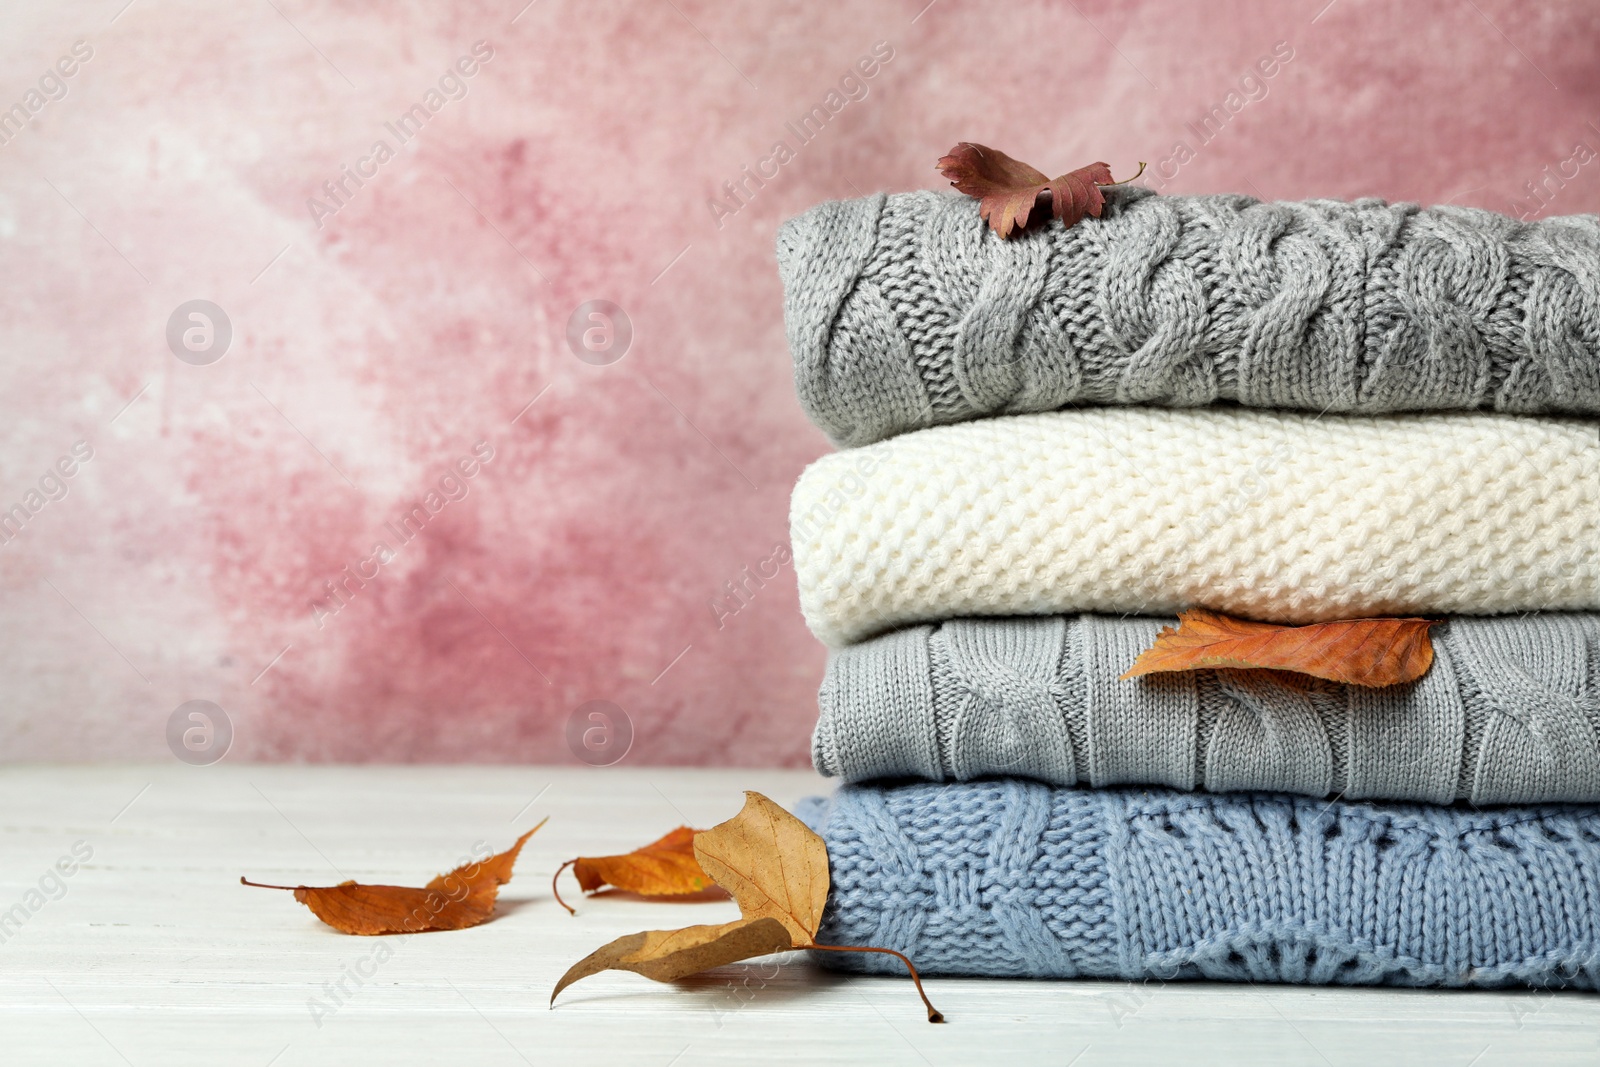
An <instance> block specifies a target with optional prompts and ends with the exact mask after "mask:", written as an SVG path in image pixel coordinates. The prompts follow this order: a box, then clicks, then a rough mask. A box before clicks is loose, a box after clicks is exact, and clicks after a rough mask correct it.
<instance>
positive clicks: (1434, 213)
mask: <svg viewBox="0 0 1600 1067" xmlns="http://www.w3.org/2000/svg"><path fill="white" fill-rule="evenodd" d="M1106 193H1107V205H1106V210H1105V214H1104V217H1103V218H1101V219H1084V220H1083V221H1082V222H1080V223H1078V224H1077V225H1076V226H1073V227H1071V228H1066V227H1063V226H1062V224H1061V223H1060V222H1057V221H1052V222H1050V223H1049V224H1048V225H1046V226H1043V227H1040V228H1038V229H1036V230H1034V231H1032V232H1028V233H1025V234H1023V235H1022V236H1020V237H1013V238H1011V239H1009V240H1001V239H1000V238H999V237H996V236H995V235H994V234H993V233H992V232H991V231H990V230H989V227H988V225H987V224H986V223H984V222H983V221H982V219H980V218H979V217H978V202H977V201H976V200H973V199H971V198H970V197H965V196H957V195H953V194H948V193H943V194H941V193H932V192H920V193H902V194H896V195H893V196H885V195H882V194H880V195H876V196H868V197H863V198H861V199H859V200H848V201H843V202H833V203H826V204H821V205H818V206H817V207H815V208H812V209H811V210H810V211H807V212H806V213H805V214H803V215H801V216H799V217H798V218H795V219H792V220H790V221H789V222H787V223H785V224H784V225H783V227H782V228H781V229H780V230H779V233H778V269H779V273H780V274H781V275H782V278H783V285H784V292H785V296H784V315H785V319H786V323H787V327H788V336H789V346H790V349H791V351H792V353H793V357H794V366H795V384H796V386H797V388H798V391H799V394H800V401H801V404H802V405H803V406H804V407H805V409H806V412H807V414H808V415H809V416H810V417H811V419H812V421H814V422H815V423H816V424H817V425H818V426H819V427H821V428H822V429H823V431H824V432H826V433H827V434H828V435H829V436H830V437H831V438H833V440H834V441H835V442H836V443H838V444H841V445H861V444H868V443H870V442H873V441H877V440H881V439H883V438H885V437H889V436H892V435H893V434H897V433H903V432H905V431H907V430H915V429H919V428H922V427H926V426H933V425H938V424H941V423H950V422H960V421H963V420H967V419H972V418H977V417H979V416H983V415H993V414H1015V413H1021V412H1035V411H1049V410H1053V409H1056V408H1060V407H1063V406H1065V405H1069V404H1166V405H1172V406H1175V407H1195V406H1199V405H1205V404H1210V403H1212V402H1214V401H1217V400H1236V401H1238V402H1239V403H1241V404H1245V405H1248V406H1251V407H1269V408H1291V409H1304V410H1309V411H1314V412H1320V411H1336V412H1338V411H1344V412H1359V413H1367V414H1380V413H1386V412H1393V411H1417V410H1442V409H1472V408H1484V409H1494V410H1497V411H1506V412H1518V413H1541V412H1566V413H1575V414H1590V415H1593V414H1597V413H1600V218H1597V217H1596V216H1593V215H1580V216H1570V217H1565V218H1551V219H1545V220H1542V221H1538V222H1518V221H1516V220H1514V219H1511V218H1508V217H1507V216H1505V215H1499V214H1495V213H1493V212H1488V211H1480V210H1475V209H1472V208H1463V207H1449V206H1441V207H1432V208H1427V209H1419V208H1418V207H1417V205H1415V204H1386V203H1384V202H1383V201H1381V200H1356V201H1351V202H1342V201H1336V200H1311V201H1307V202H1304V203H1282V202H1280V203H1262V202H1260V201H1257V200H1254V199H1252V198H1250V197H1247V196H1155V195H1151V194H1150V193H1149V191H1148V190H1143V189H1136V188H1126V187H1124V188H1118V189H1108V190H1107V191H1106Z"/></svg>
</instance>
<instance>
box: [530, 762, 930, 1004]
mask: <svg viewBox="0 0 1600 1067" xmlns="http://www.w3.org/2000/svg"><path fill="white" fill-rule="evenodd" d="M669 836H670V835H669ZM663 840H665V839H663ZM694 852H695V858H696V859H697V860H698V861H699V863H700V867H701V868H702V869H703V870H704V871H705V872H706V873H707V874H708V875H710V876H711V877H712V878H713V879H714V880H715V881H716V882H717V884H718V885H720V886H722V888H724V889H726V890H727V891H728V892H729V893H731V894H732V895H733V899H734V901H735V903H737V904H738V905H739V911H740V913H741V915H742V916H743V918H741V919H739V920H738V921H736V922H731V923H724V924H723V925H721V926H690V927H686V928H684V929H682V930H647V931H645V932H644V933H639V934H629V935H628V936H627V937H621V938H618V939H617V940H615V941H613V942H611V943H610V944H608V945H603V946H601V947H600V948H599V949H597V950H595V951H594V952H592V953H590V954H589V955H588V956H586V957H584V958H583V959H582V960H579V961H578V962H577V963H576V964H574V965H573V966H572V967H571V968H570V969H569V970H568V971H567V973H566V974H564V975H562V976H561V980H560V981H559V982H557V983H556V987H555V989H554V990H553V991H552V992H551V994H550V1003H551V1005H552V1006H553V1005H554V1004H555V1000H556V995H557V994H558V993H560V992H561V991H562V990H563V989H565V988H567V987H568V986H569V985H571V984H572V983H574V982H576V981H578V980H579V979H581V978H587V977H589V976H590V975H592V974H598V973H599V972H601V971H606V970H624V971H633V972H635V973H637V974H642V975H644V976H645V977H647V978H654V979H656V980H657V981H660V982H671V981H676V980H677V979H679V978H686V977H688V976H689V975H691V974H698V973H700V972H701V971H703V970H707V969H709V968H711V967H720V966H723V965H725V964H729V963H737V962H738V961H740V960H747V959H750V958H752V957H754V956H765V955H767V954H768V953H772V952H782V951H785V950H787V949H791V948H799V949H818V950H822V951H828V952H881V953H884V954H886V955H890V956H895V957H897V958H898V959H899V960H900V961H901V962H902V963H904V964H905V965H906V969H907V970H908V971H910V972H911V980H912V981H913V982H915V983H916V986H917V994H918V995H919V996H921V997H922V1003H923V1004H924V1005H926V1006H927V1009H928V1021H929V1022H935V1023H939V1022H944V1016H943V1015H941V1014H939V1012H938V1011H936V1010H935V1009H934V1006H933V1005H932V1004H931V1003H929V1001H928V995H927V994H926V993H925V992H923V989H922V978H921V976H920V975H918V974H917V969H916V967H915V966H913V965H912V963H911V961H910V960H908V959H906V957H905V956H904V955H903V954H901V953H899V952H896V951H895V950H894V949H891V948H876V947H870V946H861V947H857V946H845V945H822V944H818V943H817V940H816V937H817V927H818V926H819V925H820V924H821V922H822V909H823V906H824V905H825V904H826V903H827V901H828V884H829V883H828V849H827V846H825V845H824V844H823V843H822V838H820V837H818V836H817V835H816V834H815V833H813V832H812V831H811V829H810V827H808V826H806V824H805V823H803V822H801V821H800V820H799V819H797V818H795V817H794V816H793V815H791V814H789V813H788V812H787V811H784V810H783V809H782V808H780V807H779V806H778V805H777V804H774V803H773V802H772V801H771V800H769V799H768V798H766V797H764V796H762V795H761V794H760V793H756V792H751V791H747V792H746V793H745V802H744V807H743V808H742V809H740V811H739V814H737V815H735V816H734V817H733V818H731V819H729V820H727V821H726V822H722V823H718V824H717V825H716V826H713V827H712V828H711V829H709V830H702V831H700V832H699V833H697V834H695V835H694Z"/></svg>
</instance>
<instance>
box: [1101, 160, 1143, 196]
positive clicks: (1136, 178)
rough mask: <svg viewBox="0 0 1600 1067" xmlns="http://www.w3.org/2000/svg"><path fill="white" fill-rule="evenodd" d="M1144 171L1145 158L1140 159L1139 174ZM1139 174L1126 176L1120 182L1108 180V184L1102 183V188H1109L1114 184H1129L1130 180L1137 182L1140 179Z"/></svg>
mask: <svg viewBox="0 0 1600 1067" xmlns="http://www.w3.org/2000/svg"><path fill="white" fill-rule="evenodd" d="M1143 173H1144V160H1142V159H1141V160H1140V161H1139V174H1143ZM1139 174H1135V175H1134V176H1133V177H1131V178H1124V179H1122V180H1121V181H1120V182H1107V183H1106V184H1104V185H1102V186H1101V187H1100V188H1102V189H1109V188H1111V187H1112V186H1113V185H1127V184H1128V183H1129V182H1136V181H1138V180H1139Z"/></svg>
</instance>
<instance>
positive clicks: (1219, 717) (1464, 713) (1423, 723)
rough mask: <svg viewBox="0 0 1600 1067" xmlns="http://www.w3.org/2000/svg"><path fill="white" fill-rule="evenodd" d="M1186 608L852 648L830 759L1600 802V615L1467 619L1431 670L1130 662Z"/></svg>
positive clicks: (1385, 795)
mask: <svg viewBox="0 0 1600 1067" xmlns="http://www.w3.org/2000/svg"><path fill="white" fill-rule="evenodd" d="M1172 621H1173V620H1170V619H1156V618H1143V617H1131V618H1112V617H1108V616H1098V615H1078V616H1066V617H1063V616H1051V617H1042V618H998V619H952V620H950V621H948V622H945V623H942V624H939V625H933V626H914V627H910V628H908V629H904V630H897V631H894V632H891V633H888V634H885V635H883V636H881V637H877V638H874V639H872V640H870V641H866V642H863V643H861V644H858V645H853V646H851V647H848V648H845V649H842V650H839V651H836V652H834V653H833V654H832V656H831V657H830V659H829V661H828V670H827V675H826V677H825V679H824V681H823V684H822V690H821V693H820V696H819V704H820V706H821V717H820V719H819V721H818V723H817V729H816V734H815V736H814V738H813V745H812V755H813V758H814V761H815V763H816V767H817V770H819V771H820V772H822V773H823V774H826V775H833V776H838V777H842V778H844V779H846V780H848V781H862V780H865V779H870V778H888V777H904V776H913V777H919V778H927V779H934V780H948V779H957V780H965V779H971V778H978V777H982V776H986V775H1021V776H1025V777H1030V778H1036V779H1041V780H1043V781H1045V782H1049V783H1052V784H1055V785H1075V784H1079V783H1081V784H1084V785H1092V786H1108V785H1116V784H1119V783H1130V784H1133V783H1137V784H1142V785H1166V786H1172V787H1175V788H1178V789H1191V790H1192V789H1207V790H1211V791H1213V792H1224V791H1231V790H1275V791H1280V792H1288V793H1302V794H1308V795H1311V796H1326V795H1332V794H1342V795H1343V796H1345V797H1347V798H1349V799H1360V798H1375V799H1378V798H1381V799H1392V800H1417V801H1428V802H1432V803H1438V804H1445V803H1449V802H1451V801H1453V800H1458V799H1461V800H1470V801H1471V802H1473V803H1474V804H1513V803H1514V804H1528V803H1536V802H1542V801H1597V800H1600V740H1597V738H1600V615H1594V614H1535V615H1526V616H1499V617H1493V618H1466V617H1459V618H1454V619H1451V620H1450V621H1449V622H1448V624H1446V625H1444V626H1441V627H1436V628H1435V629H1434V631H1433V634H1434V650H1435V659H1434V664H1433V667H1432V669H1430V670H1429V672H1428V673H1427V674H1426V675H1424V676H1423V678H1422V679H1421V680H1420V681H1418V682H1415V683H1412V684H1410V685H1404V686H1392V687H1389V688H1385V689H1365V688H1361V687H1358V686H1343V685H1336V684H1333V683H1329V682H1319V681H1316V680H1312V679H1305V678H1301V677H1300V676H1293V675H1270V674H1265V673H1261V672H1242V671H1231V670H1204V671H1195V672H1188V673H1181V674H1161V675H1149V676H1146V677H1144V678H1139V679H1135V680H1132V681H1118V680H1117V679H1118V676H1119V675H1120V674H1122V672H1123V671H1124V670H1126V669H1127V667H1128V666H1129V665H1130V664H1131V663H1132V662H1133V660H1134V658H1135V657H1136V656H1137V655H1138V654H1139V652H1140V651H1142V650H1143V649H1145V648H1147V647H1148V646H1149V644H1150V642H1151V641H1152V640H1153V639H1154V638H1155V635H1156V633H1157V631H1158V630H1160V628H1161V627H1162V626H1163V625H1171V624H1172Z"/></svg>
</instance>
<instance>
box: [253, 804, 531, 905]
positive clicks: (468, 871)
mask: <svg viewBox="0 0 1600 1067" xmlns="http://www.w3.org/2000/svg"><path fill="white" fill-rule="evenodd" d="M549 821H550V820H549V819H548V818H546V819H542V820H540V822H539V826H543V825H544V824H545V823H547V822H549ZM539 826H535V827H534V828H533V829H532V830H529V831H528V832H527V833H525V834H523V835H522V836H521V837H519V838H517V842H516V844H514V845H512V846H511V847H510V848H508V849H506V850H505V851H504V852H500V853H497V854H495V855H493V856H490V857H489V858H488V859H484V860H478V861H476V862H473V863H467V864H463V865H462V866H460V867H457V868H456V869H455V870H453V871H451V872H450V873H449V874H441V875H439V876H438V877H437V878H435V879H434V880H433V881H431V882H429V883H428V884H427V885H426V886H424V887H423V888H421V889H414V888H411V887H409V886H399V885H360V884H358V883H356V882H341V883H340V884H338V885H330V886H305V885H301V886H287V885H263V884H262V883H260V882H252V881H249V880H248V879H246V878H242V877H241V878H240V879H239V881H240V882H241V883H243V884H244V885H248V886H255V887H257V888H259V889H290V890H293V891H294V899H296V900H298V901H299V902H300V903H302V904H304V905H305V906H306V907H308V908H310V909H311V912H312V914H314V915H315V916H316V917H317V918H319V919H321V920H322V921H323V922H325V923H327V924H328V925H329V926H331V927H333V928H334V929H335V930H338V931H339V932H341V933H346V934H402V933H404V934H415V933H421V932H423V931H425V930H461V929H465V928H466V927H468V926H477V925H478V924H479V923H481V922H483V921H484V920H485V919H487V918H489V916H491V915H493V914H494V905H495V900H496V899H497V898H498V897H499V895H500V887H501V886H502V885H505V884H506V883H507V882H509V881H511V868H512V867H513V866H514V865H515V864H516V862H517V854H518V853H519V852H521V851H522V846H523V844H524V843H525V842H526V841H527V840H528V838H530V837H532V836H533V835H534V832H535V831H537V830H538V829H539Z"/></svg>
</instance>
